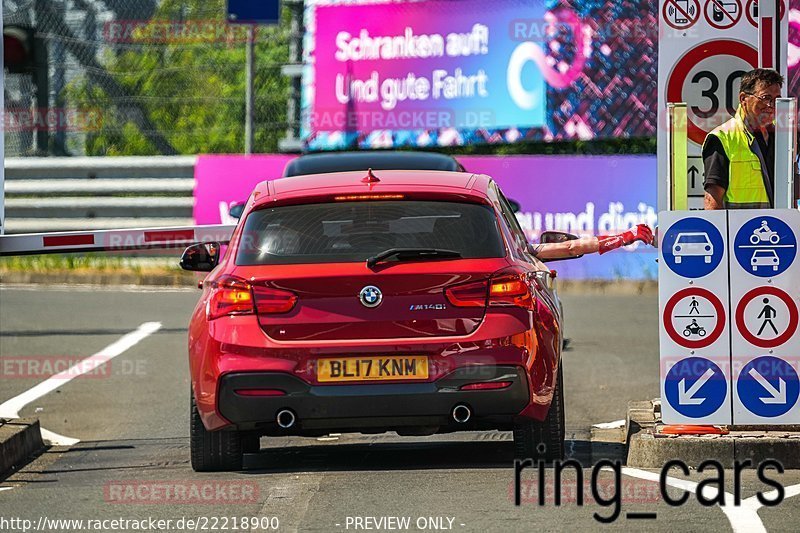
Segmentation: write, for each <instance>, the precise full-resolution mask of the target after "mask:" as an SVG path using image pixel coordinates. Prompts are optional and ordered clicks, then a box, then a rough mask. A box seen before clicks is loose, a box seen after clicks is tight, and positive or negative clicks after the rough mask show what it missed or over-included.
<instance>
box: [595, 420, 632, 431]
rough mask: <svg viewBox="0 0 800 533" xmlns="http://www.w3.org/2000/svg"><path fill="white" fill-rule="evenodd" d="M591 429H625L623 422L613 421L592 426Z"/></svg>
mask: <svg viewBox="0 0 800 533" xmlns="http://www.w3.org/2000/svg"><path fill="white" fill-rule="evenodd" d="M592 427H593V428H597V429H617V428H621V427H625V421H624V420H614V421H613V422H603V423H601V424H593V425H592Z"/></svg>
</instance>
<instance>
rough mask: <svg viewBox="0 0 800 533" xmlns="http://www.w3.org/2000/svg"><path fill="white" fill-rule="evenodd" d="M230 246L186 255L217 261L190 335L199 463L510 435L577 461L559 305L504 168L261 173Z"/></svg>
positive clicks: (189, 262) (187, 264)
mask: <svg viewBox="0 0 800 533" xmlns="http://www.w3.org/2000/svg"><path fill="white" fill-rule="evenodd" d="M556 237H560V238H574V237H572V236H567V235H566V234H560V235H556ZM219 252H220V247H219V245H216V244H197V245H194V246H192V247H190V248H188V249H187V250H186V252H185V253H184V255H183V257H182V259H181V265H182V266H183V267H184V268H186V269H187V270H198V271H210V274H209V275H208V276H207V278H206V279H205V281H204V283H203V294H202V296H201V297H200V301H199V302H198V304H197V307H196V308H195V310H194V314H193V315H192V319H191V324H190V328H189V362H190V367H191V378H192V399H191V458H192V467H193V468H194V469H195V470H198V471H211V470H237V469H240V468H241V467H242V455H243V453H248V452H255V451H258V448H259V440H260V437H261V436H264V435H266V436H285V435H301V436H321V435H325V434H328V433H331V432H361V433H381V432H386V431H396V432H397V433H398V434H400V435H431V434H434V433H444V432H452V431H464V430H513V432H514V443H515V447H516V451H517V455H518V456H520V457H535V458H542V459H545V460H554V459H559V458H561V457H563V453H564V448H563V446H564V403H563V387H564V386H563V382H562V372H561V367H560V356H561V346H562V328H561V313H560V307H559V302H558V299H557V296H556V294H555V292H554V290H553V281H552V277H551V273H550V271H549V269H548V268H547V267H545V265H544V264H543V263H542V262H540V261H539V260H537V259H536V258H535V257H534V256H533V254H532V250H531V247H530V245H529V244H528V243H527V242H526V239H525V235H524V234H523V231H522V229H521V227H520V226H519V224H518V223H517V220H516V218H515V216H514V214H513V213H512V209H511V207H510V206H509V203H508V201H507V200H506V198H505V197H504V196H503V193H502V192H501V191H500V189H499V188H498V187H497V184H496V183H495V182H494V181H492V179H491V178H489V177H487V176H483V175H475V174H470V173H460V172H437V171H381V172H376V173H372V172H371V171H364V172H342V173H333V174H319V175H309V176H301V177H296V178H284V179H279V180H275V181H267V182H263V183H261V184H260V185H258V186H257V187H256V189H255V191H254V192H253V193H252V195H251V196H250V199H249V200H248V202H247V204H246V205H245V208H244V212H243V215H242V218H241V221H240V223H239V224H238V226H237V227H236V230H235V231H234V233H233V235H232V238H231V241H230V244H229V246H228V248H227V250H226V251H225V253H224V254H223V257H222V258H221V260H219V264H218V265H217V258H218V256H219V255H220V253H219Z"/></svg>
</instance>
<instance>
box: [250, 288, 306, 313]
mask: <svg viewBox="0 0 800 533" xmlns="http://www.w3.org/2000/svg"><path fill="white" fill-rule="evenodd" d="M253 296H254V297H255V300H256V311H257V312H258V314H259V315H264V314H269V315H272V314H280V313H288V312H289V311H291V310H292V309H293V308H294V305H295V304H296V303H297V295H296V294H295V293H293V292H289V291H284V290H281V289H273V288H272V287H266V286H263V285H256V286H254V287H253Z"/></svg>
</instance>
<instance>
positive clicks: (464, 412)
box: [453, 403, 472, 424]
mask: <svg viewBox="0 0 800 533" xmlns="http://www.w3.org/2000/svg"><path fill="white" fill-rule="evenodd" d="M470 418H472V409H470V408H469V407H467V406H466V405H464V404H463V403H460V404H458V405H456V406H455V407H453V420H455V421H456V422H458V423H459V424H466V423H467V422H468V421H469V419H470Z"/></svg>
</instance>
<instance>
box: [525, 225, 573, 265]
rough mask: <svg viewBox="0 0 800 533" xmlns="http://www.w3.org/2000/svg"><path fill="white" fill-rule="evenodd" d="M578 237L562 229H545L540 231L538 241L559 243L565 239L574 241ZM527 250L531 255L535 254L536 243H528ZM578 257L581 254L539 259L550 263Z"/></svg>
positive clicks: (565, 240)
mask: <svg viewBox="0 0 800 533" xmlns="http://www.w3.org/2000/svg"><path fill="white" fill-rule="evenodd" d="M578 238H579V237H578V236H577V235H573V234H572V233H566V232H563V231H545V232H543V233H542V235H541V237H539V242H540V243H541V244H560V243H562V242H567V241H574V240H577V239H578ZM528 252H529V253H530V254H532V255H536V245H534V244H528ZM579 257H583V255H576V256H573V257H557V258H552V259H540V261H542V262H543V263H550V262H553V261H564V260H566V259H578V258H579Z"/></svg>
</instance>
